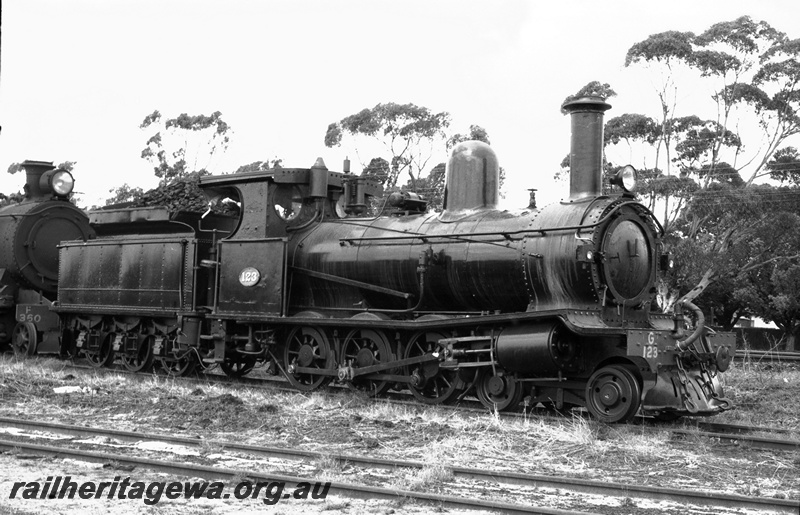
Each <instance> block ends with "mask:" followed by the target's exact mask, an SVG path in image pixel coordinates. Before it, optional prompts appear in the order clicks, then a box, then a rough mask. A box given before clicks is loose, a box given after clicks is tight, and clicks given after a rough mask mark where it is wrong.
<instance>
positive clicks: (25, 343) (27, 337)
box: [11, 322, 39, 356]
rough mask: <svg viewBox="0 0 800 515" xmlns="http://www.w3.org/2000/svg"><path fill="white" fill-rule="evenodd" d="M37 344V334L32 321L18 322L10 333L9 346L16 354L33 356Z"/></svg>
mask: <svg viewBox="0 0 800 515" xmlns="http://www.w3.org/2000/svg"><path fill="white" fill-rule="evenodd" d="M38 345H39V334H38V333H37V332H36V326H35V325H33V323H32V322H20V323H18V324H17V325H15V326H14V331H13V332H12V333H11V346H12V347H13V348H14V353H15V354H16V355H18V356H33V355H34V354H36V347H37V346H38Z"/></svg>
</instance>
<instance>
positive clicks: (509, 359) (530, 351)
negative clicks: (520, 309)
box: [497, 323, 578, 377]
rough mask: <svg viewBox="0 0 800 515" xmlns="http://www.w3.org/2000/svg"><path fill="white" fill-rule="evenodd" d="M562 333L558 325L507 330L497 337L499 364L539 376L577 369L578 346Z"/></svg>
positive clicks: (540, 325) (520, 327)
mask: <svg viewBox="0 0 800 515" xmlns="http://www.w3.org/2000/svg"><path fill="white" fill-rule="evenodd" d="M562 332H563V329H561V327H560V326H558V325H556V324H555V323H551V324H536V325H522V326H516V327H510V328H508V329H505V330H504V331H503V332H502V333H500V336H499V337H498V338H497V361H499V362H500V364H501V365H503V367H504V368H506V369H507V370H510V371H516V372H525V373H529V374H534V375H537V376H539V377H546V376H548V375H554V374H556V373H558V371H559V370H563V369H569V368H574V367H575V365H576V362H577V359H578V346H577V343H576V342H575V341H574V340H573V339H571V338H569V335H567V334H564V335H562V334H561V333H562Z"/></svg>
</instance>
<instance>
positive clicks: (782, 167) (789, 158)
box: [767, 147, 800, 186]
mask: <svg viewBox="0 0 800 515" xmlns="http://www.w3.org/2000/svg"><path fill="white" fill-rule="evenodd" d="M767 169H768V170H769V171H770V174H769V175H770V177H772V178H773V179H775V180H777V181H780V182H781V184H783V183H784V182H788V183H790V184H794V185H795V186H800V154H798V152H797V149H796V148H794V147H785V148H782V149H780V150H778V151H776V152H775V154H773V156H772V160H771V161H769V162H768V163H767Z"/></svg>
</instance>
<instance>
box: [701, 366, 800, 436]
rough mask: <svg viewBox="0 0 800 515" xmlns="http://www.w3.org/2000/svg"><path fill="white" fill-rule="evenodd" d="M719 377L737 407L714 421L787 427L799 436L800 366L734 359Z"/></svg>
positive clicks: (726, 393)
mask: <svg viewBox="0 0 800 515" xmlns="http://www.w3.org/2000/svg"><path fill="white" fill-rule="evenodd" d="M720 378H721V381H722V383H723V387H724V389H725V395H726V397H728V398H729V399H731V400H732V401H733V403H734V405H735V406H736V408H735V409H734V410H732V411H729V412H726V413H724V414H723V415H721V416H719V417H715V419H714V420H715V421H718V422H726V423H738V424H747V425H754V426H767V427H777V428H784V429H789V430H791V431H793V432H794V437H795V438H800V403H798V402H797V398H798V394H800V366H798V365H797V364H796V363H784V364H772V363H758V362H752V361H745V362H734V363H732V364H731V368H730V369H729V370H728V371H727V372H725V373H724V374H721V375H720Z"/></svg>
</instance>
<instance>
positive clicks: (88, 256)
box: [4, 97, 735, 422]
mask: <svg viewBox="0 0 800 515" xmlns="http://www.w3.org/2000/svg"><path fill="white" fill-rule="evenodd" d="M563 108H564V109H565V110H566V111H567V112H569V113H570V116H571V125H572V140H571V164H570V195H569V198H567V199H565V200H563V201H561V202H559V203H555V204H552V205H548V206H546V207H543V208H541V209H536V208H533V207H529V208H528V209H524V210H522V211H519V212H509V211H501V210H499V209H497V202H498V182H499V181H498V177H499V173H498V171H499V166H498V161H497V158H496V156H495V154H494V152H493V151H492V149H491V148H490V147H489V146H488V145H485V144H483V143H480V142H475V141H471V142H465V143H462V144H460V145H458V146H456V147H455V148H454V149H453V152H452V155H451V156H450V158H449V161H448V163H447V172H446V176H447V185H446V191H445V200H444V210H443V211H442V212H441V213H432V212H428V211H427V209H426V203H425V201H424V200H423V199H422V198H420V197H419V196H417V195H415V194H413V193H408V192H398V193H393V194H392V195H391V196H389V198H388V201H387V203H388V205H389V207H390V209H389V210H388V214H386V215H382V216H374V217H368V216H366V213H367V206H368V205H369V204H370V201H371V199H372V198H373V197H376V196H378V195H380V194H381V193H382V188H381V186H380V184H379V183H377V182H375V181H373V180H371V179H370V178H368V177H363V176H357V175H355V174H351V173H349V170H348V169H347V167H345V169H344V170H343V171H342V172H333V171H330V170H328V169H327V167H326V166H325V164H324V162H323V161H322V160H321V159H318V160H317V161H316V163H315V164H314V165H313V166H312V167H311V168H307V169H304V168H279V169H273V170H269V171H259V172H248V173H241V174H233V175H222V176H206V177H202V178H201V180H200V187H201V188H202V189H203V192H204V193H205V195H206V196H207V198H208V199H209V203H210V205H211V206H217V207H219V206H227V209H226V210H219V209H217V210H211V209H210V210H209V211H208V212H207V213H206V214H204V215H202V216H201V215H199V214H192V213H177V214H172V215H171V214H170V213H168V212H167V211H166V210H165V209H161V208H140V209H112V210H101V211H94V212H90V213H89V215H88V217H89V219H88V224H87V223H85V220H84V221H83V222H81V223H82V224H83V225H80V226H77V225H76V226H75V227H76V228H75V229H71V230H72V231H73V232H71V233H67V232H66V231H64V233H63V234H64V236H63V237H61V240H62V241H61V243H60V245H59V248H60V265H59V273H58V274H57V299H56V300H55V302H52V303H48V302H43V301H41V300H39V301H37V302H32V301H29V300H30V299H27V298H26V299H22V300H24V301H25V302H21V303H20V306H18V307H17V313H19V312H20V310H23V311H24V312H31V311H32V310H34V311H35V310H36V309H38V310H40V311H42V312H44V311H47V312H48V313H50V314H52V315H55V316H57V317H58V324H55V325H54V324H50V325H47V326H40V325H38V324H37V322H36V321H35V320H28V319H24V318H21V317H19V316H18V317H17V318H18V321H19V323H18V325H17V327H16V328H15V329H14V335H15V336H16V342H15V345H16V346H17V347H25V345H24V344H26V343H27V345H28V347H27V348H28V349H30V342H31V341H33V340H36V341H38V340H39V337H38V336H33V337H32V336H30V335H31V334H34V335H42V341H43V342H51V341H56V340H57V341H59V342H60V344H61V348H62V350H66V351H68V352H70V353H72V354H82V355H85V356H86V357H87V358H88V360H89V361H90V362H91V363H92V364H94V365H95V366H105V365H109V364H111V363H112V362H113V361H114V360H115V359H117V358H119V360H120V361H121V362H122V364H123V365H124V366H125V367H127V368H128V369H130V370H133V371H144V370H147V369H149V368H150V367H151V366H153V364H154V363H156V362H157V363H159V364H161V366H162V367H164V368H165V369H166V370H168V371H169V372H170V373H173V374H176V375H182V374H187V373H189V372H191V371H192V370H193V369H194V368H195V367H197V366H208V365H211V364H219V365H220V367H221V368H222V370H224V371H225V372H226V373H227V374H229V375H233V376H239V375H243V374H246V373H247V372H249V371H250V370H251V369H252V368H253V367H254V366H255V365H256V364H259V363H266V364H268V370H270V371H272V372H274V373H275V374H280V375H282V376H284V377H285V378H286V379H287V380H288V382H289V383H291V385H293V386H294V387H295V388H297V389H299V390H302V391H311V390H314V389H317V388H320V387H323V386H325V385H327V384H328V383H330V382H331V381H338V382H342V383H346V384H347V385H349V386H350V387H352V388H354V389H358V390H363V391H367V392H369V393H371V394H375V395H378V394H381V393H383V392H386V391H387V390H389V389H392V388H395V389H408V390H409V391H410V392H411V393H412V394H413V395H414V396H415V397H416V398H417V399H418V400H420V401H421V402H424V403H428V404H438V403H445V402H452V401H455V400H457V399H460V398H463V397H464V396H466V395H470V394H474V395H475V396H476V397H477V398H478V399H479V400H480V401H481V402H482V403H483V404H484V405H486V406H488V407H491V408H493V409H498V410H503V409H514V408H516V407H517V406H518V405H519V403H520V402H521V400H522V399H523V397H525V398H526V401H527V402H529V403H530V404H536V403H542V404H544V405H546V406H552V407H554V408H559V409H565V408H570V407H573V406H585V407H586V409H587V410H588V411H589V412H590V413H591V414H592V415H593V416H594V417H596V418H597V419H599V420H602V421H605V422H622V421H627V420H629V419H631V418H632V417H634V416H635V415H636V414H637V413H638V412H640V410H641V411H642V412H644V413H649V414H653V415H656V416H659V417H663V418H670V417H676V416H681V415H688V414H696V415H711V414H715V413H719V412H721V411H723V410H725V409H728V408H729V407H730V406H731V405H730V402H729V401H728V400H727V399H725V398H724V396H723V392H722V387H721V386H720V384H719V381H718V374H719V373H720V372H724V371H725V370H726V369H727V368H728V366H729V364H730V360H731V356H733V353H734V348H735V340H734V338H733V337H732V335H729V334H722V333H714V332H713V331H712V330H710V329H708V328H706V327H705V326H704V323H703V320H702V313H701V312H700V311H699V310H698V309H697V308H696V307H695V306H694V305H693V304H692V303H691V301H690V300H689V299H686V300H685V301H681V302H679V303H678V305H677V308H676V310H675V313H674V314H672V315H666V314H661V313H658V312H656V310H655V307H654V297H655V284H656V281H657V279H658V277H659V274H662V273H664V272H665V271H666V270H667V268H668V267H669V266H670V256H669V255H668V254H666V253H665V252H664V249H663V243H662V239H661V238H662V236H663V235H662V233H663V230H662V228H661V227H660V225H659V223H658V221H657V220H656V219H655V217H654V216H653V214H652V213H651V212H650V211H649V210H648V209H647V208H645V207H644V206H643V205H641V204H640V203H638V202H637V201H636V200H635V197H634V194H633V193H632V188H633V186H634V184H633V182H634V179H635V177H634V174H635V171H634V170H633V168H632V167H626V168H625V169H623V170H622V171H621V172H620V173H619V174H617V175H616V176H615V177H613V178H612V180H611V182H612V183H613V184H614V185H615V186H616V188H618V190H619V192H618V193H615V194H612V195H603V194H602V188H601V185H602V172H601V168H602V166H601V164H602V142H603V137H602V131H603V113H604V112H605V111H606V110H607V109H609V108H610V106H609V105H608V104H607V103H605V101H604V100H603V99H601V98H597V97H584V98H579V99H576V100H574V101H571V102H569V103H567V104H565V105H564V106H563ZM225 212H227V213H230V212H235V215H231V214H224V213H225ZM78 213H79V212H77V210H76V213H75V217H77V218H79V217H80V216H81V215H79V214H78ZM18 225H20V226H21V223H20V224H18ZM77 227H79V228H77ZM19 228H20V229H22V227H19ZM59 233H61V231H60V230H59ZM51 260H52V261H55V258H54V257H53V258H52V259H51ZM4 263H5V261H4ZM15 263H16V261H15ZM16 267H17V268H16V269H14V271H15V273H17V275H19V274H24V273H25V272H24V270H25V269H26V267H25V266H20V265H16ZM48 278H50V279H51V281H54V280H55V278H56V274H55V273H53V274H52V275H50V276H48ZM26 280H27V281H28V282H30V279H26ZM48 284H49V285H50V286H51V289H50V290H44V289H42V288H40V290H42V292H43V293H50V292H52V291H53V290H54V288H52V285H54V284H55V283H53V282H51V283H48ZM40 296H41V295H40ZM25 310H27V311H25ZM687 310H689V311H694V312H695V313H696V314H697V315H698V320H697V321H696V324H695V326H694V328H693V330H691V334H689V330H688V329H687V325H688V324H687V316H686V313H685V312H686V311H687ZM20 324H22V326H20ZM20 327H21V329H20ZM26 335H28V336H26ZM25 338H27V340H26V339H25Z"/></svg>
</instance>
